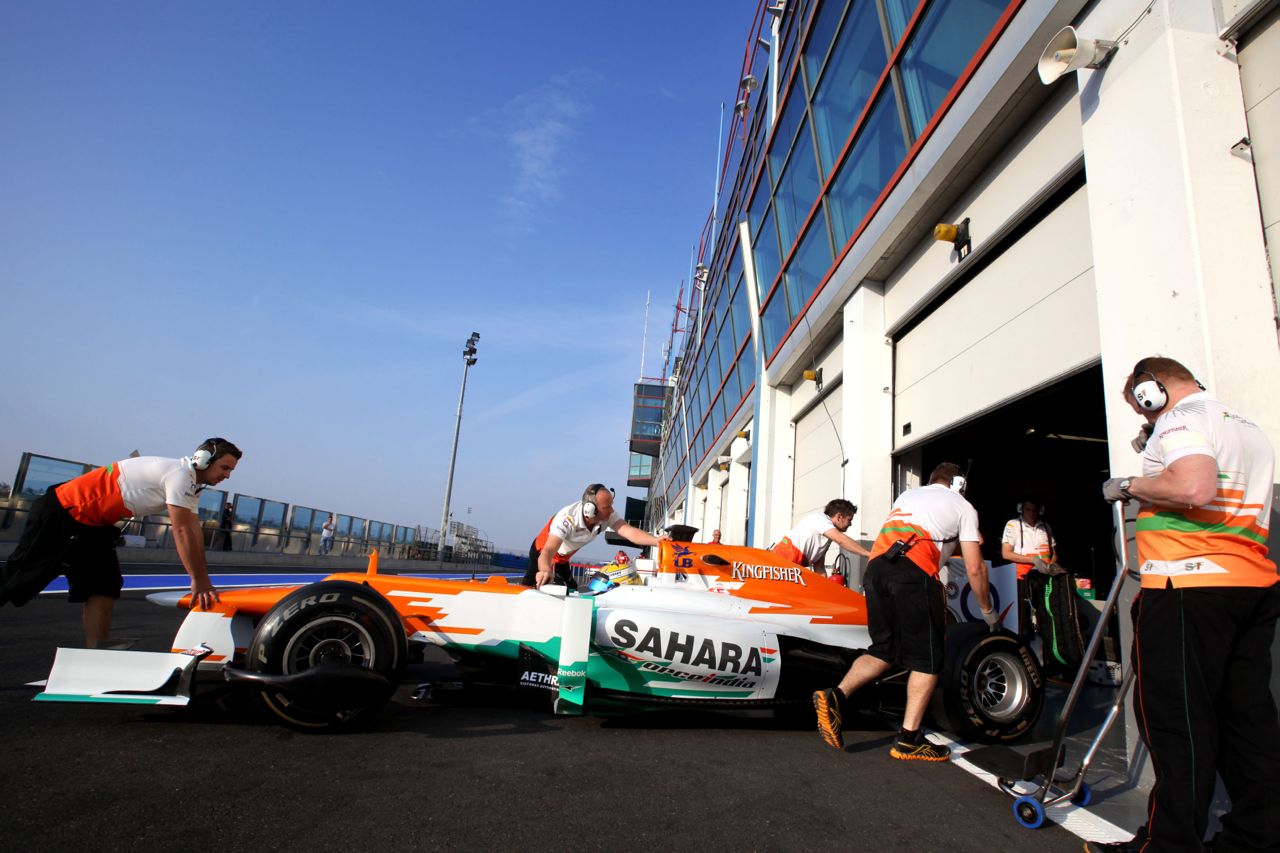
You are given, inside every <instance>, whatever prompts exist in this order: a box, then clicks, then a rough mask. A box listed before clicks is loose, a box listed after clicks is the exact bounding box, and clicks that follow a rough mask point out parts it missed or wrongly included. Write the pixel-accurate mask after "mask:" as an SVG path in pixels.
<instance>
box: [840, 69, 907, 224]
mask: <svg viewBox="0 0 1280 853" xmlns="http://www.w3.org/2000/svg"><path fill="white" fill-rule="evenodd" d="M906 154H907V146H906V142H905V141H904V140H903V139H902V127H901V125H899V123H898V113H897V110H896V109H895V104H894V99H893V97H892V93H891V92H889V91H888V90H886V94H885V95H882V96H881V97H880V98H879V100H878V101H877V102H876V105H875V107H873V108H872V110H871V114H870V115H869V116H867V121H866V123H865V124H863V126H862V130H861V131H860V132H859V134H858V141H857V142H856V143H854V146H853V150H852V151H850V152H849V156H848V157H847V158H846V159H845V162H844V165H843V166H841V167H840V173H839V174H838V175H836V179H835V181H834V182H833V183H832V185H831V191H830V193H829V194H828V199H829V205H830V207H829V209H830V211H831V230H832V231H833V232H834V234H835V239H836V245H837V246H843V245H844V244H845V243H847V242H848V241H849V238H850V237H852V236H853V233H854V231H856V230H857V228H858V225H859V224H860V223H861V222H862V219H863V217H865V216H866V215H867V211H868V210H870V209H871V205H872V204H873V203H874V202H875V200H876V199H877V198H878V197H879V195H880V193H881V192H882V191H883V190H884V188H885V185H886V184H887V183H888V182H889V178H890V177H892V175H893V172H894V170H895V169H897V168H898V165H899V164H900V163H901V162H902V158H903V157H905V156H906Z"/></svg>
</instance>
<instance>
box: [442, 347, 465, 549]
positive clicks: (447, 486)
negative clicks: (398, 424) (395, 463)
mask: <svg viewBox="0 0 1280 853" xmlns="http://www.w3.org/2000/svg"><path fill="white" fill-rule="evenodd" d="M470 367H471V365H470V364H469V363H468V362H467V359H465V358H464V359H463V360H462V391H461V393H459V394H458V420H457V423H455V424H454V426H453V452H452V453H450V454H449V476H448V477H447V478H446V479H445V482H444V509H443V510H442V511H441V512H440V546H439V548H438V549H437V553H436V557H437V558H438V559H440V560H444V546H445V543H446V542H447V541H448V539H449V501H450V499H451V498H452V497H453V466H454V463H455V462H457V461H458V434H459V433H461V432H462V400H463V398H464V397H466V396H467V370H468V369H469V368H470Z"/></svg>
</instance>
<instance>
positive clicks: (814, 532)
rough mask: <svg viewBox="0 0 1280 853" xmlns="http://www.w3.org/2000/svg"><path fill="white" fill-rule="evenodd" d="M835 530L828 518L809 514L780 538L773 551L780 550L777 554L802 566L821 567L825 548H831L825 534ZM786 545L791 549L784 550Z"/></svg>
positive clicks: (821, 514)
mask: <svg viewBox="0 0 1280 853" xmlns="http://www.w3.org/2000/svg"><path fill="white" fill-rule="evenodd" d="M835 529H836V526H835V524H834V523H832V521H831V518H830V516H828V515H826V514H825V513H821V512H811V513H809V514H808V515H806V516H805V517H803V518H801V519H800V520H799V521H797V522H796V526H795V527H793V528H791V530H790V531H789V532H788V533H787V535H786V536H784V537H782V541H781V542H779V543H778V544H777V545H775V546H774V547H773V550H775V551H779V548H782V550H781V551H779V553H782V555H783V556H785V557H787V558H788V559H790V560H793V561H794V562H797V563H799V564H800V565H802V566H821V565H822V564H823V560H824V559H825V558H826V556H827V548H829V547H830V546H831V540H830V539H828V538H827V536H826V533H827V531H828V530H835ZM787 545H790V546H791V547H790V548H786V546H787Z"/></svg>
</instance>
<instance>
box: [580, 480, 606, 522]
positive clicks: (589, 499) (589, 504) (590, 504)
mask: <svg viewBox="0 0 1280 853" xmlns="http://www.w3.org/2000/svg"><path fill="white" fill-rule="evenodd" d="M608 488H609V487H608V486H606V485H605V484H604V483H592V484H591V485H590V486H587V488H586V489H585V490H583V492H582V517H583V518H585V519H586V520H587V521H591V520H593V519H594V518H595V517H596V516H597V515H599V514H600V507H598V506H596V493H597V492H600V491H607V490H608Z"/></svg>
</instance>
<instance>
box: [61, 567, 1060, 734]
mask: <svg viewBox="0 0 1280 853" xmlns="http://www.w3.org/2000/svg"><path fill="white" fill-rule="evenodd" d="M656 551H657V555H656V559H655V560H638V561H636V565H635V566H634V568H633V569H628V570H626V571H618V572H615V573H614V574H615V577H613V578H610V577H608V576H607V575H605V574H603V573H602V574H599V575H597V576H596V577H594V578H593V580H592V581H591V583H590V585H589V588H588V589H586V590H584V591H583V592H581V593H579V592H569V591H567V590H566V589H565V588H564V587H562V586H561V587H543V588H542V589H541V590H535V589H531V588H528V587H524V586H518V585H516V584H512V583H508V582H507V580H506V578H504V577H501V576H494V577H491V578H489V579H488V580H487V581H474V580H473V581H457V580H433V579H430V578H422V577H408V576H404V575H390V574H379V573H378V572H377V560H376V555H375V556H374V557H373V558H371V560H370V567H369V571H368V572H367V573H363V574H361V573H342V574H334V575H331V576H329V577H327V578H326V579H324V580H322V581H319V582H317V583H313V584H309V585H306V586H301V587H296V586H295V587H265V588H256V589H240V590H227V591H224V592H222V593H221V599H222V600H221V603H220V604H219V605H217V606H215V608H214V609H213V610H211V611H191V612H189V613H188V614H187V617H186V619H185V621H184V622H183V624H182V627H181V628H180V629H179V631H178V634H177V637H176V638H175V640H174V643H173V653H149V652H135V651H104V650H85V649H59V650H58V656H57V658H56V659H55V662H54V667H53V671H52V672H51V673H50V677H49V680H48V683H47V685H46V690H45V692H44V693H42V694H40V695H39V696H38V697H36V698H38V699H42V700H60V701H124V702H150V703H153V704H185V703H186V702H187V701H188V700H189V697H190V690H191V682H192V679H193V676H194V674H195V671H196V669H197V668H199V669H211V668H221V669H222V672H223V675H224V677H225V679H226V680H227V681H229V682H232V683H235V684H240V685H244V686H246V687H247V688H249V689H251V690H253V691H254V692H256V694H257V695H258V697H259V698H260V700H261V702H262V704H263V705H264V706H265V707H266V708H267V709H268V710H269V711H271V713H273V714H275V715H276V716H277V717H279V718H280V719H281V720H283V721H284V722H286V723H288V724H289V725H291V726H295V727H299V728H306V729H329V728H338V727H343V726H347V725H350V724H352V723H354V722H355V721H357V720H359V719H361V718H365V717H367V716H369V715H371V714H373V713H375V712H376V711H377V710H378V709H380V708H381V707H382V706H383V705H384V704H386V702H387V701H388V700H389V699H390V697H391V695H392V693H393V692H394V691H395V689H396V687H397V686H398V684H399V683H400V681H401V677H402V675H403V673H404V670H405V667H406V665H407V664H408V663H409V662H410V661H411V659H413V658H414V657H415V652H416V654H417V656H419V657H420V655H421V652H422V650H424V649H425V648H426V647H427V646H430V645H435V646H440V647H443V648H444V649H445V650H446V651H447V652H448V653H449V654H450V655H451V656H452V657H453V658H454V660H455V661H456V662H457V663H458V664H459V667H460V668H461V670H462V671H463V672H464V673H467V674H471V675H477V674H479V675H483V676H484V677H486V678H488V679H489V680H490V681H494V680H497V681H504V680H505V681H507V682H508V683H511V684H512V685H515V686H523V687H524V688H528V689H532V690H539V691H543V692H544V693H545V695H547V697H548V698H549V699H551V701H552V705H553V708H554V710H555V711H556V712H557V713H582V712H583V711H586V710H591V709H593V708H594V707H599V706H603V705H606V704H616V703H617V702H623V703H632V704H634V703H641V704H660V703H681V704H690V703H693V704H699V705H708V706H721V707H736V708H744V707H752V706H767V705H777V704H782V703H788V702H801V703H804V704H806V705H807V704H808V702H809V701H810V697H811V695H812V693H813V691H814V690H816V689H819V688H822V687H829V686H831V685H833V684H835V683H836V682H837V681H838V680H839V679H840V677H841V676H842V675H843V674H844V673H845V671H846V670H847V669H848V667H849V665H850V663H851V662H852V661H853V659H854V658H855V657H857V656H858V655H859V654H861V653H862V652H863V650H865V649H866V648H867V646H868V645H869V644H870V639H869V636H868V633H867V627H866V626H867V618H866V617H867V614H866V602H865V600H864V598H863V597H862V595H860V594H859V593H857V592H855V591H853V590H851V589H847V588H845V587H844V586H841V585H838V584H836V583H833V582H832V581H831V580H829V579H828V578H826V577H825V576H823V575H821V574H817V573H814V572H811V571H809V570H808V569H803V568H800V567H799V566H797V565H795V564H793V563H789V562H787V561H786V560H785V559H783V558H781V557H779V556H778V555H776V554H774V553H773V552H771V551H764V550H760V549H757V548H747V547H739V546H727V545H718V544H691V543H687V542H671V541H663V542H662V543H660V544H659V545H658V546H657V548H656ZM616 581H625V582H622V583H618V582H616ZM150 598H151V599H152V600H155V601H158V602H159V603H164V604H172V605H174V606H178V607H181V608H189V606H190V596H189V595H184V594H182V593H177V592H175V593H156V594H153V595H151V596H150ZM946 646H947V661H946V668H945V670H944V672H943V674H942V678H941V686H940V689H939V690H938V691H937V692H936V694H935V699H934V705H933V708H932V709H931V710H932V713H933V715H934V718H935V721H936V722H937V723H938V724H939V726H940V727H941V728H944V729H947V730H950V731H952V732H954V733H955V734H957V735H959V736H960V737H962V738H966V739H974V740H983V741H1011V740H1014V739H1016V738H1018V737H1019V736H1021V735H1023V734H1024V733H1026V732H1027V731H1028V730H1029V729H1030V728H1031V727H1032V726H1033V725H1034V723H1035V721H1036V718H1037V717H1038V716H1039V714H1040V709H1041V706H1042V704H1043V699H1044V688H1043V682H1042V679H1041V675H1040V670H1039V667H1038V665H1037V662H1036V659H1035V656H1034V655H1033V654H1032V653H1031V652H1030V651H1029V650H1028V649H1027V648H1026V647H1025V646H1024V645H1023V644H1021V643H1020V642H1018V640H1017V639H1016V638H1015V637H1014V636H1013V635H1012V634H1009V633H1005V632H1001V633H994V634H993V633H990V632H989V631H988V630H987V628H986V625H985V624H983V623H980V622H977V623H975V622H966V623H960V624H955V625H952V626H950V627H949V628H948V635H947V644H946ZM881 684H882V686H885V687H887V688H888V689H891V690H897V691H898V696H899V701H898V707H901V696H902V695H903V694H902V685H904V684H905V673H902V672H898V673H895V674H892V675H890V676H889V677H888V678H886V679H883V680H882V682H881Z"/></svg>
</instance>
